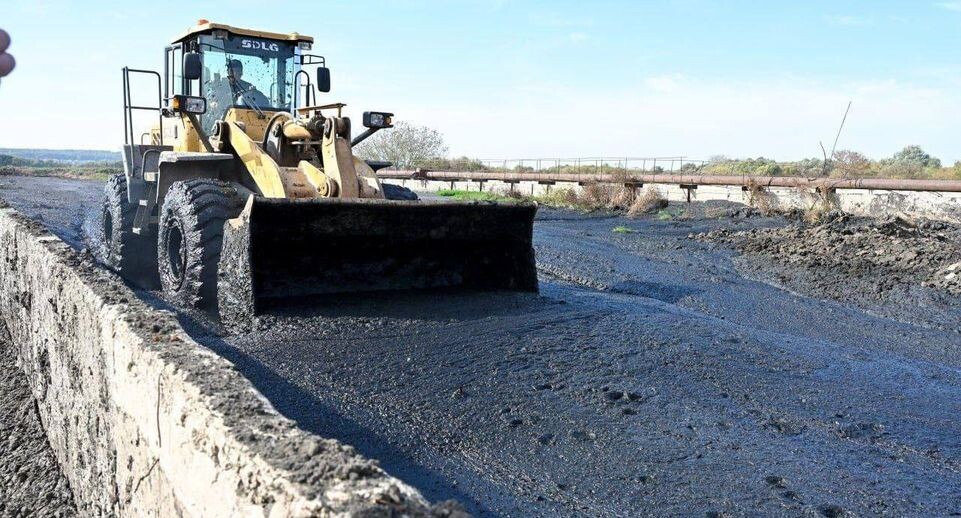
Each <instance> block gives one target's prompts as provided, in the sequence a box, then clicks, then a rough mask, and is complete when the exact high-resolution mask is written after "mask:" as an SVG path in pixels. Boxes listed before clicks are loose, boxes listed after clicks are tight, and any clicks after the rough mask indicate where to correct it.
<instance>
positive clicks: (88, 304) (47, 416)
mask: <svg viewBox="0 0 961 518" xmlns="http://www.w3.org/2000/svg"><path fill="white" fill-rule="evenodd" d="M0 203H2V202H0ZM0 262H2V268H0V325H2V326H5V327H6V328H7V330H8V331H9V334H10V336H11V338H12V340H13V343H14V350H15V351H16V354H17V362H18V364H19V365H20V366H21V368H22V369H23V371H24V372H25V373H26V375H27V377H28V378H29V382H30V385H31V389H32V392H33V394H34V396H35V398H36V400H37V403H38V406H39V409H40V414H41V417H42V419H43V423H44V427H45V429H46V430H47V435H48V438H49V442H50V444H51V446H52V448H53V450H54V452H55V454H56V456H57V458H58V460H59V463H60V465H61V467H62V469H63V472H64V474H65V475H66V477H67V479H68V480H69V481H70V484H71V488H72V490H73V493H74V496H75V499H76V504H77V506H78V508H79V509H80V511H81V513H82V514H84V515H93V516H163V517H167V516H204V517H217V516H225V517H226V516H338V515H349V514H357V513H368V512H369V513H374V514H377V515H390V516H395V515H402V514H406V515H414V516H417V515H425V514H428V513H431V512H437V511H438V509H436V508H431V507H430V506H429V505H428V504H427V503H426V502H425V501H424V499H423V497H421V496H420V494H419V493H417V491H416V490H414V489H413V488H411V487H409V486H407V485H405V484H403V483H402V482H400V481H398V480H396V479H393V478H391V477H390V476H388V475H387V474H385V473H384V472H383V471H382V470H381V469H380V468H379V467H377V465H376V464H375V463H373V462H372V461H370V460H367V459H364V458H362V457H361V456H359V455H358V454H357V453H356V452H355V451H354V450H353V449H352V448H350V447H348V446H345V445H343V444H340V443H338V442H337V441H334V440H329V439H322V438H320V437H316V436H313V435H311V434H308V433H306V432H304V431H302V430H299V429H298V428H296V427H295V425H294V423H293V422H292V421H290V420H288V419H285V418H283V417H281V416H280V415H278V414H277V412H276V411H275V410H274V409H273V408H272V407H271V406H270V404H269V403H268V402H267V401H266V399H264V398H263V396H261V395H260V394H259V393H258V392H257V391H256V390H255V389H254V387H253V386H252V385H251V384H250V383H249V382H248V381H247V380H246V379H245V378H243V377H242V376H241V375H240V374H239V373H238V372H237V371H235V370H234V369H233V368H232V366H231V364H230V363H229V362H227V361H226V360H224V359H222V358H221V357H219V356H217V355H216V354H214V353H213V352H211V351H209V350H207V349H205V348H203V347H201V346H199V345H197V344H196V343H195V342H194V341H193V340H191V338H190V337H189V336H187V334H186V333H185V332H184V331H183V329H181V328H180V326H179V325H178V324H177V322H176V320H175V319H174V318H173V316H172V315H170V314H167V313H165V312H159V311H156V310H153V309H151V308H149V307H147V306H146V305H145V304H143V303H142V302H141V301H140V300H139V299H137V298H136V296H135V295H134V294H133V293H132V292H131V291H130V290H129V289H128V288H127V287H125V286H124V285H123V284H122V283H120V282H119V281H118V280H117V279H116V277H115V276H114V275H112V274H110V273H108V272H106V271H104V270H102V269H101V268H99V267H98V266H96V265H94V264H93V262H92V261H91V260H90V259H89V258H86V257H83V256H81V255H79V254H78V253H76V252H74V251H73V250H72V249H70V248H69V247H68V246H67V245H65V244H64V243H63V242H61V241H60V240H59V239H57V238H56V237H54V236H51V235H50V234H48V233H47V232H46V231H44V230H43V229H42V228H41V227H39V226H38V225H37V224H35V223H33V222H30V221H28V220H25V219H24V218H22V217H21V216H19V215H18V214H17V213H16V212H14V211H13V210H12V209H9V208H2V207H0ZM25 404H26V402H25ZM446 507H447V505H445V508H446Z"/></svg>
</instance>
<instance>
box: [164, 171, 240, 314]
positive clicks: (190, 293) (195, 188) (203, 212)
mask: <svg viewBox="0 0 961 518" xmlns="http://www.w3.org/2000/svg"><path fill="white" fill-rule="evenodd" d="M242 208H243V200H242V199H241V196H240V195H239V194H238V193H237V190H236V189H235V188H234V187H233V186H231V185H230V184H229V183H226V182H221V181H218V180H210V179H196V180H188V181H184V182H176V183H174V184H173V185H171V186H170V189H169V190H168V191H167V195H166V196H165V198H164V202H163V207H162V208H161V210H160V221H159V229H158V237H157V257H158V271H159V273H160V283H161V285H162V286H163V291H164V293H165V294H166V295H167V296H168V297H169V298H170V299H172V300H173V301H175V302H178V303H180V304H182V305H184V306H186V307H196V308H202V309H213V308H215V307H216V304H217V266H218V263H219V261H220V252H221V248H222V246H223V233H224V222H225V221H227V220H228V219H230V218H234V217H237V215H238V214H240V210H241V209H242Z"/></svg>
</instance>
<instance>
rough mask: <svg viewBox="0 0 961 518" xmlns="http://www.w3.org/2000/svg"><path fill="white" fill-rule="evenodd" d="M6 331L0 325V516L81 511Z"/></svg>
mask: <svg viewBox="0 0 961 518" xmlns="http://www.w3.org/2000/svg"><path fill="white" fill-rule="evenodd" d="M6 334H7V333H6V330H5V329H3V328H0V516H17V517H20V516H23V517H27V516H76V514H77V512H76V509H75V507H74V504H73V496H72V495H71V494H70V486H69V484H68V483H67V480H66V479H65V478H64V477H63V475H62V474H61V473H60V466H59V465H57V459H56V458H54V456H53V451H52V450H51V449H50V445H49V444H48V443H47V436H46V434H45V433H44V431H43V425H42V424H41V423H40V416H39V415H38V414H37V408H36V405H35V404H34V400H33V395H32V394H31V393H30V389H29V387H28V386H27V380H26V378H24V376H23V373H22V372H21V371H20V369H19V368H18V367H17V365H16V364H15V363H14V361H13V357H14V354H13V351H11V350H10V349H11V345H10V341H9V339H8V337H7V336H6Z"/></svg>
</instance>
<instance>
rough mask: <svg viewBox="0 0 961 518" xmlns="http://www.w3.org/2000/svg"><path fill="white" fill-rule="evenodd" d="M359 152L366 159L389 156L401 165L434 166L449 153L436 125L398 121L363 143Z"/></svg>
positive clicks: (399, 166)
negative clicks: (433, 162)
mask: <svg viewBox="0 0 961 518" xmlns="http://www.w3.org/2000/svg"><path fill="white" fill-rule="evenodd" d="M355 153H356V154H357V155H358V156H359V157H360V158H362V159H364V160H386V161H388V162H391V163H392V164H394V167H397V168H398V169H414V168H417V167H428V168H430V166H429V164H430V163H431V162H432V161H442V160H444V157H446V156H447V144H446V143H444V136H443V135H441V133H440V132H439V131H437V130H435V129H431V128H428V127H426V126H415V125H413V124H410V123H408V122H398V123H397V124H396V125H395V126H394V127H393V128H391V129H385V130H380V131H379V132H377V133H375V134H374V135H373V136H372V137H370V138H368V139H367V140H365V141H364V142H362V143H361V144H359V145H358V146H357V149H356V150H355Z"/></svg>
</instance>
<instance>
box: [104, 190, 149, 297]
mask: <svg viewBox="0 0 961 518" xmlns="http://www.w3.org/2000/svg"><path fill="white" fill-rule="evenodd" d="M136 214H137V205H136V204H133V203H130V202H129V201H128V200H127V178H126V177H125V176H124V175H123V174H122V173H121V174H116V175H113V176H111V177H110V178H109V179H108V180H107V185H106V186H105V187H104V199H103V206H102V208H101V216H102V218H103V220H102V222H101V225H100V232H99V236H98V246H97V256H98V258H99V259H100V261H101V262H102V263H103V264H105V265H107V267H108V268H110V269H112V270H114V271H116V272H117V273H119V274H120V275H121V276H122V277H124V278H125V279H127V280H130V281H132V282H135V283H137V284H139V285H141V286H143V287H145V288H152V287H154V286H156V284H157V248H156V246H155V245H154V243H153V240H152V239H150V237H149V236H140V235H137V234H134V233H133V220H134V216H135V215H136Z"/></svg>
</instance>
